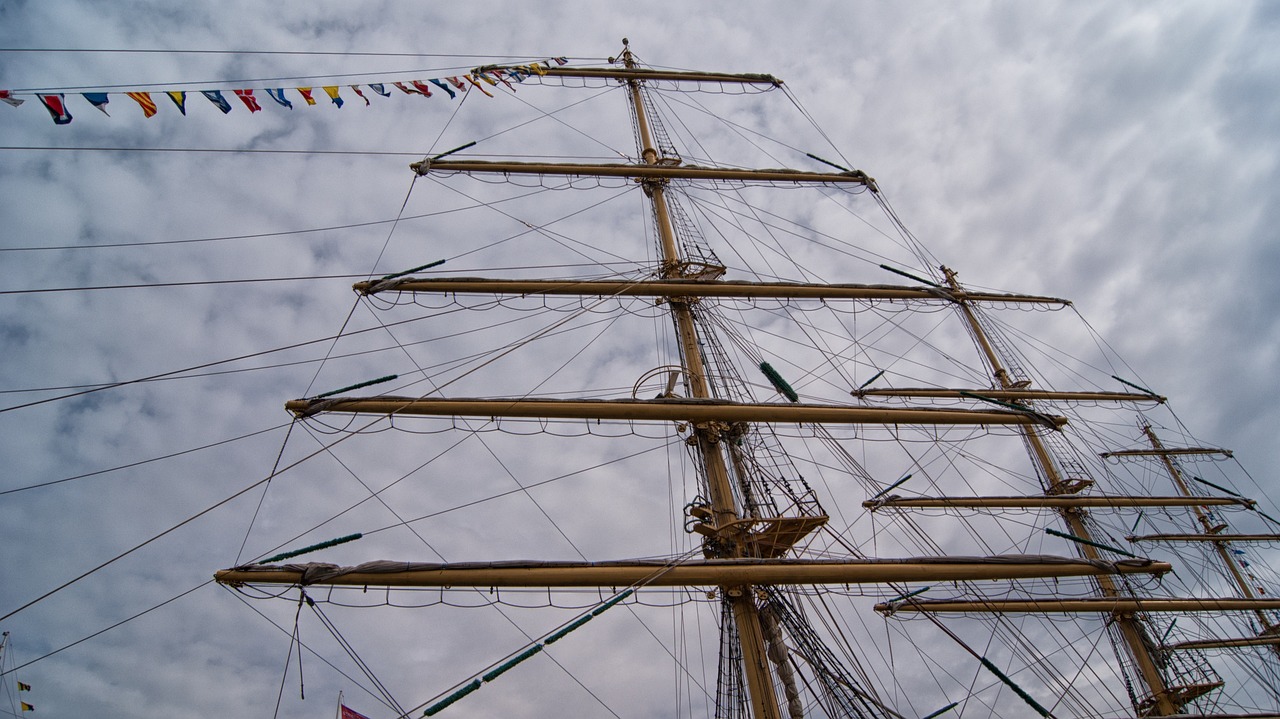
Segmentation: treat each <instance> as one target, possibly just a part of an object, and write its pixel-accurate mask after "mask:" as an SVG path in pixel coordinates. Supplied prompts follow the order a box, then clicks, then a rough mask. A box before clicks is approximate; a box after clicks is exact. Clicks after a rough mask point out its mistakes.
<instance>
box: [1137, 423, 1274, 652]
mask: <svg viewBox="0 0 1280 719" xmlns="http://www.w3.org/2000/svg"><path fill="white" fill-rule="evenodd" d="M1142 432H1143V434H1145V435H1146V437H1147V441H1148V442H1150V443H1151V449H1152V450H1153V452H1154V453H1155V454H1157V455H1158V456H1159V457H1160V461H1161V462H1163V463H1164V467H1165V469H1167V470H1168V471H1169V476H1170V477H1171V478H1172V479H1173V483H1174V485H1176V486H1177V488H1178V491H1179V492H1181V493H1182V494H1183V495H1184V496H1187V497H1191V496H1194V495H1192V494H1191V488H1190V487H1189V486H1187V481H1186V479H1185V478H1184V477H1183V476H1182V469H1181V468H1180V467H1179V466H1178V465H1177V463H1176V462H1174V461H1173V457H1174V456H1175V455H1179V454H1192V453H1201V454H1202V453H1212V454H1224V455H1226V456H1227V457H1230V456H1231V452H1229V451H1227V450H1221V449H1199V448H1191V449H1192V450H1193V451H1188V450H1187V449H1177V448H1172V449H1166V448H1165V446H1164V445H1163V444H1162V443H1161V442H1160V438H1159V437H1157V436H1156V433H1155V430H1153V429H1151V425H1145V426H1143V428H1142ZM1115 454H1116V453H1112V455H1113V456H1114V455H1115ZM1193 511H1194V512H1195V515H1196V519H1197V520H1199V522H1200V526H1201V527H1203V528H1204V534H1202V535H1196V537H1195V538H1196V539H1199V540H1201V541H1209V542H1213V547H1214V549H1216V550H1217V552H1218V556H1219V557H1220V558H1221V559H1222V564H1223V565H1224V566H1225V567H1226V568H1227V571H1228V572H1229V573H1230V574H1231V578H1232V580H1233V581H1234V582H1235V583H1236V586H1237V587H1239V588H1240V593H1241V594H1242V595H1244V597H1245V598H1246V599H1257V598H1258V595H1257V594H1255V593H1254V591H1253V587H1251V586H1249V583H1248V582H1247V581H1245V578H1244V576H1243V575H1242V574H1241V573H1240V567H1239V565H1237V564H1236V561H1235V560H1234V559H1232V558H1231V554H1230V551H1229V550H1228V548H1227V542H1228V541H1230V540H1231V539H1232V537H1230V536H1224V535H1221V534H1220V532H1221V531H1222V530H1223V529H1225V526H1223V527H1218V526H1215V525H1214V523H1213V520H1212V519H1210V518H1209V516H1208V514H1207V513H1206V512H1205V511H1204V510H1203V509H1201V508H1200V507H1195V508H1194V509H1193ZM1153 538H1155V539H1158V538H1160V537H1159V536H1158V535H1157V536H1155V537H1153ZM1180 538H1182V537H1180ZM1245 538H1246V536H1238V537H1236V539H1238V540H1244V539H1245ZM1258 538H1259V539H1261V538H1263V537H1262V536H1261V535H1260V536H1259V537H1258ZM1268 538H1273V537H1268ZM1183 539H1190V537H1186V538H1183ZM1255 613H1256V615H1257V617H1258V621H1259V622H1260V623H1261V624H1262V633H1263V634H1268V633H1271V632H1274V631H1276V629H1277V626H1280V625H1276V624H1275V623H1273V622H1272V621H1271V618H1270V617H1268V616H1267V614H1266V612H1265V611H1263V610H1262V609H1257V610H1255ZM1277 651H1280V648H1277Z"/></svg>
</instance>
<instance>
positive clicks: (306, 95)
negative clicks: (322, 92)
mask: <svg viewBox="0 0 1280 719" xmlns="http://www.w3.org/2000/svg"><path fill="white" fill-rule="evenodd" d="M298 94H299V95H302V99H303V100H306V101H307V104H308V105H314V104H316V99H315V98H314V97H312V96H311V88H309V87H300V88H298Z"/></svg>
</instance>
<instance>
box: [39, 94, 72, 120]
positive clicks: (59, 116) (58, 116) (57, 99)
mask: <svg viewBox="0 0 1280 719" xmlns="http://www.w3.org/2000/svg"><path fill="white" fill-rule="evenodd" d="M36 97H38V98H40V102H41V103H43V104H44V108H45V109H46V110H48V111H49V117H52V118H53V123H54V124H55V125H69V124H71V113H69V112H67V104H66V103H65V102H64V101H63V97H62V93H57V94H56V95H53V94H51V95H36Z"/></svg>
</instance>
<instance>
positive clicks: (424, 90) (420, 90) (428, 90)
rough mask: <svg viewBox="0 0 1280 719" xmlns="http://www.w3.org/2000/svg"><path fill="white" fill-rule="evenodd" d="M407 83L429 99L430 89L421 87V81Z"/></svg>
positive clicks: (424, 86)
mask: <svg viewBox="0 0 1280 719" xmlns="http://www.w3.org/2000/svg"><path fill="white" fill-rule="evenodd" d="M409 83H410V84H412V85H413V86H414V87H416V88H418V92H420V93H422V94H423V95H426V96H427V97H431V88H429V87H427V86H426V85H423V84H422V81H421V80H410V81H409Z"/></svg>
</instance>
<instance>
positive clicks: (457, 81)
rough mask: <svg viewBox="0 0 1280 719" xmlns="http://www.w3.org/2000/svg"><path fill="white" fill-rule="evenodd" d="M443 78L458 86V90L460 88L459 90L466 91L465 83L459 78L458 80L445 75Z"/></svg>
mask: <svg viewBox="0 0 1280 719" xmlns="http://www.w3.org/2000/svg"><path fill="white" fill-rule="evenodd" d="M445 79H446V80H448V81H449V84H450V85H453V86H454V87H456V88H458V89H459V90H461V91H463V92H466V91H467V86H466V85H465V84H463V82H462V81H461V80H459V79H458V78H456V77H446V78H445Z"/></svg>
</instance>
